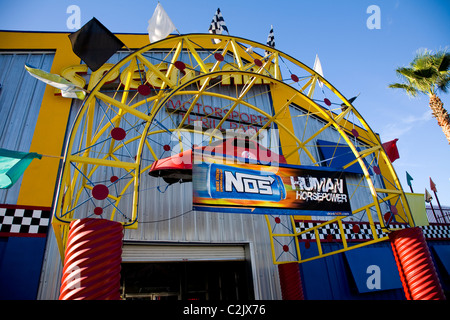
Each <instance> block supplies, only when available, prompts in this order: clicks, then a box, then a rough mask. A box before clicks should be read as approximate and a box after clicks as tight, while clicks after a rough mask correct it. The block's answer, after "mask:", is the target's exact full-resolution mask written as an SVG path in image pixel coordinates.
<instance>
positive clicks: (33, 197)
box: [0, 32, 149, 207]
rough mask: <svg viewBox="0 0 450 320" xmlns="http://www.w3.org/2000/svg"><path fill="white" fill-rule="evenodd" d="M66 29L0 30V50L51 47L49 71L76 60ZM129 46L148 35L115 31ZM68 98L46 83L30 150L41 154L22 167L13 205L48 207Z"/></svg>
mask: <svg viewBox="0 0 450 320" xmlns="http://www.w3.org/2000/svg"><path fill="white" fill-rule="evenodd" d="M68 35H69V33H35V32H0V50H55V57H54V60H53V64H52V68H51V70H50V72H51V73H56V74H59V73H60V72H61V70H62V69H64V68H65V67H68V66H70V65H76V64H79V63H80V58H78V57H77V56H76V55H75V54H74V53H73V51H72V46H71V43H70V40H69V38H68ZM117 37H118V38H119V39H121V40H122V42H123V43H125V44H126V45H127V47H129V48H140V47H142V46H144V45H146V44H148V43H149V39H148V35H146V34H140V35H131V34H126V35H125V34H123V35H121V34H118V35H117ZM71 103H72V99H67V98H63V97H61V96H58V95H55V89H54V88H53V87H50V86H47V88H46V90H45V93H44V97H43V99H42V104H41V108H40V111H39V116H38V120H37V123H36V128H35V131H34V135H33V139H32V142H31V146H30V150H29V151H30V152H37V153H39V154H42V155H44V157H42V159H41V160H39V161H33V162H32V163H31V164H30V166H29V167H28V169H27V170H26V171H25V173H24V175H23V179H22V185H21V187H20V192H19V197H18V200H17V205H30V206H39V207H51V206H52V202H53V196H54V191H55V185H56V183H57V178H58V177H57V175H58V168H59V163H60V161H61V158H60V156H61V152H62V150H63V143H64V136H65V133H66V126H67V121H68V118H69V113H70V106H71Z"/></svg>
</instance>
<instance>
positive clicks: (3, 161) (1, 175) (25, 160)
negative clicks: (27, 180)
mask: <svg viewBox="0 0 450 320" xmlns="http://www.w3.org/2000/svg"><path fill="white" fill-rule="evenodd" d="M35 158H38V159H41V158H42V155H40V154H37V153H34V152H30V153H28V152H18V151H11V150H6V149H1V148H0V189H8V188H10V187H12V185H13V184H14V183H16V181H17V180H18V179H19V178H20V177H21V176H22V174H23V172H24V171H25V169H26V168H27V167H28V165H29V164H30V163H31V161H33V159H35Z"/></svg>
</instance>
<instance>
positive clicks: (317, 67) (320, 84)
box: [313, 54, 323, 88]
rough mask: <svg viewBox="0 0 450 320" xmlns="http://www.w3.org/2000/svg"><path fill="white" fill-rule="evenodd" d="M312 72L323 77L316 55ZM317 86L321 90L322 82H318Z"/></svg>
mask: <svg viewBox="0 0 450 320" xmlns="http://www.w3.org/2000/svg"><path fill="white" fill-rule="evenodd" d="M313 69H314V71H315V72H317V73H318V74H320V75H321V76H322V77H323V71H322V65H321V64H320V60H319V56H318V55H317V54H316V60H315V61H314V68H313ZM318 83H319V86H320V87H321V88H323V83H322V81H318Z"/></svg>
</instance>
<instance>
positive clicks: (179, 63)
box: [174, 61, 186, 71]
mask: <svg viewBox="0 0 450 320" xmlns="http://www.w3.org/2000/svg"><path fill="white" fill-rule="evenodd" d="M174 65H175V68H177V69H178V70H180V71H183V70H184V69H186V65H185V64H184V62H183V61H175V63H174Z"/></svg>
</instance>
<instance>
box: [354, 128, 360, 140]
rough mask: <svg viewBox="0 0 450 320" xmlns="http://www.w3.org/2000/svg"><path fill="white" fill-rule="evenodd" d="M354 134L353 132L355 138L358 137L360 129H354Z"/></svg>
mask: <svg viewBox="0 0 450 320" xmlns="http://www.w3.org/2000/svg"><path fill="white" fill-rule="evenodd" d="M352 134H353V136H354V137H355V138H358V137H359V132H358V130H356V129H352Z"/></svg>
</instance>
